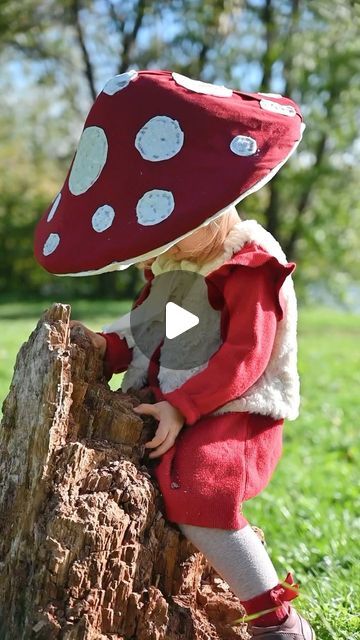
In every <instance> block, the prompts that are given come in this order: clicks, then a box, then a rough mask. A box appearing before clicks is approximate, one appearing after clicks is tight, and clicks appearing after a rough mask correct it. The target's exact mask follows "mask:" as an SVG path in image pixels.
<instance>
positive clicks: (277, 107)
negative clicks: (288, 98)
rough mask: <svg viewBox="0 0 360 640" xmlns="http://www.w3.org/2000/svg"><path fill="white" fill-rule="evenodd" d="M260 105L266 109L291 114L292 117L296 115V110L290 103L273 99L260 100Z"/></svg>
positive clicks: (285, 114)
mask: <svg viewBox="0 0 360 640" xmlns="http://www.w3.org/2000/svg"><path fill="white" fill-rule="evenodd" d="M260 107H261V108H262V109H265V110H266V111H272V112H273V113H280V114H281V115H283V116H290V117H291V118H293V117H294V116H296V111H295V109H294V107H292V106H291V105H290V104H280V103H279V102H273V101H272V100H260Z"/></svg>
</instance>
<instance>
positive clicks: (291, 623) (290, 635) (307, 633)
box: [248, 607, 316, 640]
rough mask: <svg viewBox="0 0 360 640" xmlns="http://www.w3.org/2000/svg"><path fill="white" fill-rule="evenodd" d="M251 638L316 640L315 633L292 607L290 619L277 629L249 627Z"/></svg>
mask: <svg viewBox="0 0 360 640" xmlns="http://www.w3.org/2000/svg"><path fill="white" fill-rule="evenodd" d="M248 633H249V635H250V638H257V640H281V639H282V640H316V636H315V631H314V630H313V629H312V628H311V627H310V625H309V623H308V622H307V621H306V620H304V618H302V617H301V616H300V615H299V614H298V612H297V611H296V610H295V609H294V608H293V607H290V614H289V617H288V618H287V619H286V620H285V622H283V623H282V624H280V625H278V626H275V627H256V626H255V625H252V624H249V625H248Z"/></svg>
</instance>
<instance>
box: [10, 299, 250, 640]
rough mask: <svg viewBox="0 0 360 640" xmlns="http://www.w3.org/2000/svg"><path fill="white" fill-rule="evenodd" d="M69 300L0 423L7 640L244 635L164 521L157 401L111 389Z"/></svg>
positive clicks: (227, 601) (23, 363) (210, 574)
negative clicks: (153, 455) (153, 454)
mask: <svg viewBox="0 0 360 640" xmlns="http://www.w3.org/2000/svg"><path fill="white" fill-rule="evenodd" d="M69 316H70V308H69V307H68V306H67V305H61V304H55V305H54V306H53V307H52V308H51V309H50V310H49V311H47V312H46V313H45V314H44V316H43V317H42V319H41V320H40V321H39V323H38V325H37V327H36V329H35V330H34V332H33V333H32V335H31V336H30V338H29V340H28V342H27V343H25V344H24V345H23V346H22V348H21V350H20V352H19V354H18V357H17V360H16V365H15V372H14V377H13V381H12V384H11V388H10V392H9V395H8V397H7V398H6V400H5V403H4V417H3V421H2V423H1V427H0V638H1V640H14V639H15V638H16V640H53V639H58V638H63V639H65V640H85V639H86V640H95V639H96V640H105V639H111V640H162V639H164V640H165V639H166V640H176V639H180V638H182V639H187V638H188V639H190V640H191V639H193V638H194V639H201V640H211V639H214V640H216V639H218V638H222V640H224V639H228V640H235V639H236V638H237V639H241V638H246V637H247V635H246V631H245V627H244V625H234V621H235V620H236V619H237V618H239V617H240V616H241V615H242V614H243V611H242V609H241V605H240V603H239V601H238V600H237V599H236V597H235V596H234V595H233V594H232V592H231V591H230V589H229V588H228V586H227V585H226V583H224V582H223V581H222V580H221V578H220V577H219V576H217V574H216V573H215V571H214V570H213V569H211V567H210V566H209V565H208V564H207V562H206V559H205V558H204V556H202V555H201V554H200V553H199V552H198V551H197V549H196V548H195V547H193V546H192V545H191V543H190V542H188V541H187V540H186V538H184V537H183V536H182V534H181V532H180V530H179V529H178V528H177V526H176V525H174V524H172V523H170V522H167V521H166V520H165V519H164V517H163V515H162V512H163V504H162V498H161V494H160V493H159V491H158V489H157V487H156V482H155V481H154V480H153V479H152V477H151V475H150V473H149V471H150V469H149V467H147V466H146V464H144V461H143V457H144V454H145V447H144V443H145V442H147V441H148V440H150V439H151V437H152V435H153V433H154V430H155V427H156V423H155V422H154V421H153V418H149V417H147V418H146V419H145V420H143V419H142V418H141V417H139V416H137V415H136V414H135V413H134V412H133V411H132V407H133V406H135V405H136V404H139V402H141V401H153V399H152V398H151V397H149V396H148V395H147V396H146V395H144V393H142V392H141V391H140V392H137V393H134V394H123V393H122V392H120V391H119V392H113V391H111V390H110V389H109V387H108V384H107V382H106V380H105V379H104V377H103V368H102V362H101V360H100V359H99V355H98V352H97V351H96V350H95V349H94V348H93V347H92V345H91V344H90V343H89V341H88V339H87V338H86V336H85V334H84V333H83V331H82V329H79V328H77V329H76V330H73V332H72V336H71V340H72V341H70V335H69Z"/></svg>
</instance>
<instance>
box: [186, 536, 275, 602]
mask: <svg viewBox="0 0 360 640" xmlns="http://www.w3.org/2000/svg"><path fill="white" fill-rule="evenodd" d="M178 526H179V527H180V529H181V531H182V532H183V534H184V535H185V536H186V537H187V538H188V539H189V540H190V541H191V542H192V543H193V544H194V545H195V546H196V547H197V548H198V549H199V550H200V551H201V552H202V553H203V554H204V556H205V557H206V558H207V559H208V561H209V563H210V564H211V565H212V566H213V567H214V569H215V570H216V571H217V572H218V573H219V575H221V577H222V578H223V579H224V580H225V582H227V583H228V585H229V587H230V588H231V590H232V591H233V592H234V593H235V595H236V596H237V597H238V598H239V600H250V598H253V597H254V596H257V595H258V594H259V593H263V592H264V591H268V590H269V589H272V588H273V587H275V586H276V585H277V584H278V583H279V578H278V575H277V573H276V571H275V567H274V565H273V563H272V562H271V560H270V558H269V556H268V554H267V552H266V550H265V547H264V545H263V544H262V542H261V540H260V539H259V537H258V536H257V535H256V533H255V532H254V530H253V529H252V528H251V527H250V525H247V526H246V527H244V528H243V529H229V530H227V529H211V528H208V527H195V526H193V525H190V524H179V525H178Z"/></svg>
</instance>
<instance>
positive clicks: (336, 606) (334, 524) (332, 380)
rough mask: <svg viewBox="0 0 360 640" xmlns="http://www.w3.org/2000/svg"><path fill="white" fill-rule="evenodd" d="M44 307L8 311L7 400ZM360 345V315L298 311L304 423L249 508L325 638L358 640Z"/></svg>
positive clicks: (3, 361) (4, 325)
mask: <svg viewBox="0 0 360 640" xmlns="http://www.w3.org/2000/svg"><path fill="white" fill-rule="evenodd" d="M129 307H130V303H126V302H125V303H124V302H123V303H117V302H103V301H101V302H91V303H90V302H83V301H78V302H76V303H74V304H73V318H76V319H81V320H83V321H84V322H85V323H86V324H88V325H89V326H90V327H91V328H93V329H95V330H98V329H100V328H101V327H102V325H103V324H106V323H107V322H109V321H111V320H112V319H114V318H115V317H116V316H119V315H122V314H123V313H125V312H126V311H127V310H128V309H129ZM44 308H46V303H31V304H4V305H2V306H1V308H0V399H1V400H2V399H3V398H4V396H5V394H6V393H7V389H8V385H9V382H10V378H11V373H12V368H13V364H14V361H15V355H16V353H17V351H18V349H19V347H20V345H21V343H22V342H23V341H24V340H26V338H27V336H28V335H29V333H30V332H31V330H32V329H33V328H34V326H35V324H36V321H37V319H38V317H39V315H40V313H41V312H42V310H43V309H44ZM359 339H360V323H359V316H351V315H347V314H342V313H341V312H335V311H332V310H328V309H305V310H302V311H301V312H300V319H299V367H300V375H301V380H302V409H301V417H300V418H299V419H298V420H297V421H296V422H288V423H287V425H286V431H285V441H284V454H283V457H282V460H281V462H280V464H279V466H278V469H277V471H276V473H275V475H274V478H273V479H272V481H271V483H270V485H269V487H268V488H267V489H266V490H265V491H264V492H263V493H262V494H261V495H260V496H258V497H257V498H256V499H254V500H252V501H251V502H249V503H248V504H247V506H246V510H245V514H246V516H247V517H248V519H249V520H250V521H251V522H252V523H253V524H256V525H258V526H260V527H262V528H263V530H264V532H265V534H266V540H267V545H268V549H269V551H270V553H271V555H272V558H273V561H274V563H275V565H276V567H277V569H278V570H279V575H280V576H281V578H285V575H286V573H287V571H292V572H293V573H294V575H295V578H296V579H297V580H298V581H299V582H300V583H301V585H302V596H301V598H299V599H298V601H297V606H298V607H299V608H301V609H302V610H303V611H304V612H306V615H307V617H308V618H309V619H310V620H311V621H312V623H313V625H314V627H315V629H316V631H317V636H318V640H330V639H331V640H341V639H346V640H356V639H360V615H359V614H360V596H359V593H360V570H359V567H360V550H359V549H360V545H359V533H360V526H359V525H360V517H359V516H360V500H359V465H360V455H359V445H358V427H359V413H360V412H359V409H360V394H359V386H360V384H359V383H360V366H359V365H360V357H359V342H360V340H359ZM119 380H120V379H119V377H118V380H117V381H115V382H114V383H113V384H114V385H115V386H116V387H118V386H119ZM356 516H357V517H356ZM295 602H296V601H295Z"/></svg>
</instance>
